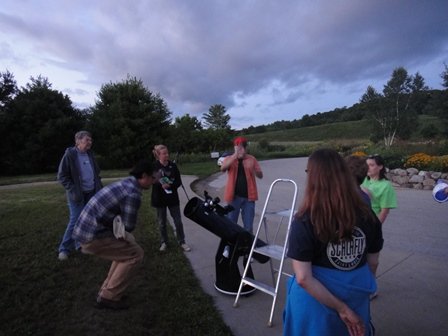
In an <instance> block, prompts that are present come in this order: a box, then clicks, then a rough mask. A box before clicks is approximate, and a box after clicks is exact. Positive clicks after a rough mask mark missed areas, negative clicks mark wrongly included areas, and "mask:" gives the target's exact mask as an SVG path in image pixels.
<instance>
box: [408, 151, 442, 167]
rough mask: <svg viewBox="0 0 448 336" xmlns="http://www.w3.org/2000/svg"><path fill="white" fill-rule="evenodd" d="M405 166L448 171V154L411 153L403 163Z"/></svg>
mask: <svg viewBox="0 0 448 336" xmlns="http://www.w3.org/2000/svg"><path fill="white" fill-rule="evenodd" d="M404 166H405V167H406V168H411V167H412V168H417V169H429V170H432V171H439V172H447V171H448V155H443V156H431V155H428V154H425V153H417V154H413V155H411V156H410V157H409V158H408V159H407V160H406V163H405V164H404Z"/></svg>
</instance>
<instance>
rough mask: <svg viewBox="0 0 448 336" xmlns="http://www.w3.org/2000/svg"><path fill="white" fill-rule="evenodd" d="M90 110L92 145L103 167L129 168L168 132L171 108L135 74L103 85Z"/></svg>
mask: <svg viewBox="0 0 448 336" xmlns="http://www.w3.org/2000/svg"><path fill="white" fill-rule="evenodd" d="M91 112H92V115H91V116H90V118H89V120H90V125H91V128H92V131H93V136H94V138H95V147H94V148H95V151H96V152H97V153H99V154H100V164H103V166H102V167H104V168H129V167H130V166H132V164H133V163H134V162H136V161H137V160H139V159H141V158H144V157H150V156H151V150H152V148H153V147H154V145H155V144H158V143H163V139H166V138H167V137H166V135H167V134H168V132H169V130H168V128H169V124H170V121H171V120H170V116H171V112H170V111H169V110H168V107H167V105H166V103H165V101H164V100H163V98H162V97H161V96H160V95H159V94H154V93H152V92H151V91H150V90H148V89H147V88H146V87H145V86H144V84H143V82H142V81H141V80H137V79H136V78H135V77H130V76H128V77H127V79H125V80H123V81H121V82H118V83H109V84H105V85H103V86H102V87H101V89H100V91H99V92H98V97H97V101H96V103H95V106H93V107H92V109H91Z"/></svg>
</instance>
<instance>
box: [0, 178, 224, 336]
mask: <svg viewBox="0 0 448 336" xmlns="http://www.w3.org/2000/svg"><path fill="white" fill-rule="evenodd" d="M149 201H150V194H149V192H144V197H143V202H142V208H141V210H140V213H139V219H138V226H137V229H136V231H135V236H136V239H137V241H138V242H139V244H140V245H141V246H142V247H143V249H144V250H145V259H144V263H143V265H142V267H141V269H140V270H139V272H138V274H137V276H136V277H135V278H134V280H133V282H132V284H131V286H130V287H129V288H128V291H127V293H126V294H127V295H128V296H129V302H130V304H131V308H130V309H129V310H126V311H109V310H98V309H96V308H95V307H94V301H95V297H96V294H97V292H98V289H99V286H100V285H101V283H102V281H103V280H104V279H105V277H106V275H107V271H108V269H109V266H110V263H109V262H107V261H104V260H101V259H99V258H97V257H95V256H89V255H83V254H81V253H78V252H76V253H74V254H73V255H71V256H70V258H69V260H67V261H66V262H60V261H58V260H57V247H58V244H59V241H60V239H61V237H62V235H63V233H64V230H65V227H66V224H67V220H68V209H67V205H66V199H65V193H64V191H63V189H62V187H61V186H60V185H58V184H50V185H39V186H21V187H19V188H14V189H2V190H0V220H1V221H0V223H1V224H0V253H1V256H2V258H1V261H0V267H1V269H2V272H1V273H0V284H1V287H2V290H1V291H0V302H2V306H3V311H2V314H0V325H1V326H2V327H1V329H2V332H0V334H2V335H60V334H61V335H107V336H113V335H117V336H122V335H232V333H231V330H230V329H229V328H228V327H227V326H226V325H225V324H224V322H223V320H222V317H221V315H220V314H219V312H218V311H217V309H216V308H215V306H214V303H213V300H212V298H211V297H210V296H208V295H206V294H205V293H204V292H203V291H202V289H201V287H200V284H199V281H198V280H197V279H196V277H195V276H194V273H193V271H192V268H191V265H190V264H189V261H188V259H187V258H186V257H185V255H184V254H183V253H182V252H181V250H180V249H175V248H172V249H169V250H168V251H167V252H166V253H164V254H162V253H160V252H159V251H158V248H159V236H158V228H157V224H156V222H155V219H154V213H153V209H152V208H151V207H150V205H149ZM170 235H171V237H170V238H171V240H172V241H175V238H174V236H173V233H172V232H170Z"/></svg>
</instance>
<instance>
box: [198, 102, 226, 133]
mask: <svg viewBox="0 0 448 336" xmlns="http://www.w3.org/2000/svg"><path fill="white" fill-rule="evenodd" d="M203 119H204V124H205V128H207V129H215V130H219V129H227V130H230V125H229V121H230V115H228V114H226V108H225V107H224V106H223V105H221V104H216V105H212V106H210V108H209V110H208V113H204V114H203Z"/></svg>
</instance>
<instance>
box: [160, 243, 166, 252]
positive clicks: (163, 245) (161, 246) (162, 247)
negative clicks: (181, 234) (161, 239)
mask: <svg viewBox="0 0 448 336" xmlns="http://www.w3.org/2000/svg"><path fill="white" fill-rule="evenodd" d="M166 248H167V246H166V243H162V244H161V245H160V249H159V251H160V252H165V251H166Z"/></svg>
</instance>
